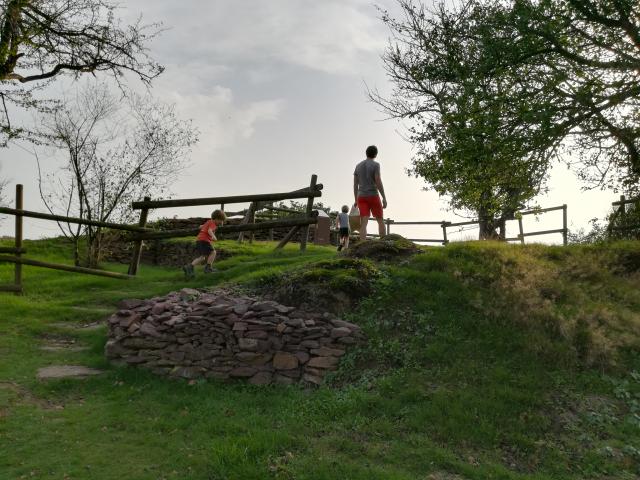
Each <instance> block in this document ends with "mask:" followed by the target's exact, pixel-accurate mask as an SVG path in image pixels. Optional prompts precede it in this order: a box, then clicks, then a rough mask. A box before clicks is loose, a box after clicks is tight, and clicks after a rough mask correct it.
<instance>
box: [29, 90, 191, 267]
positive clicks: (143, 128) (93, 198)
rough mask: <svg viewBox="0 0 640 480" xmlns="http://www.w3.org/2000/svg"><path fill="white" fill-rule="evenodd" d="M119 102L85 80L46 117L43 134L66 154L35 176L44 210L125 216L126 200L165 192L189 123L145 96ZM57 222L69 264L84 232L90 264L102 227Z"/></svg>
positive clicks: (128, 215)
mask: <svg viewBox="0 0 640 480" xmlns="http://www.w3.org/2000/svg"><path fill="white" fill-rule="evenodd" d="M121 100H123V99H122V98H118V97H116V96H114V94H113V93H111V92H110V91H109V89H108V88H107V87H106V86H105V85H104V84H98V85H91V86H89V87H87V88H86V89H84V90H82V91H80V93H79V94H78V96H77V98H76V99H74V100H73V101H68V102H66V106H65V108H63V109H61V110H58V111H55V112H52V113H51V114H50V115H49V116H48V118H47V120H46V121H45V123H44V130H45V133H46V135H47V136H49V137H50V138H52V139H53V140H55V143H56V146H57V147H58V148H59V149H60V150H61V151H64V152H66V159H65V161H64V166H63V167H62V168H61V169H60V170H59V171H57V172H55V173H53V174H49V175H48V181H47V182H44V181H43V179H44V175H43V174H41V175H40V189H41V196H42V199H43V200H44V202H45V204H46V206H47V208H48V209H49V211H50V212H52V213H53V212H54V211H55V210H58V211H60V210H61V211H62V212H64V214H65V215H71V216H76V217H80V218H84V219H88V220H98V221H101V222H107V221H112V222H113V221H116V222H126V221H131V220H132V215H133V211H132V210H131V207H130V203H131V201H132V200H134V199H138V198H140V197H142V196H145V195H155V196H158V195H161V194H163V193H165V192H166V191H167V189H168V188H169V187H170V186H171V184H172V183H173V182H174V181H175V179H176V176H177V175H178V174H179V173H180V172H181V171H182V170H183V168H184V166H185V155H186V154H187V153H188V152H189V150H190V148H191V147H192V146H193V145H194V144H195V142H196V141H197V132H196V131H195V130H194V128H193V126H192V125H191V123H190V122H185V121H182V120H180V119H178V117H177V116H176V114H175V111H174V108H173V107H172V106H168V105H164V104H161V103H159V102H156V101H155V100H153V99H152V98H151V97H149V96H136V95H131V96H129V97H124V100H125V101H124V102H123V101H121ZM39 164H40V162H39ZM59 225H60V228H61V230H62V232H63V234H64V235H65V236H67V237H68V238H70V239H72V240H73V242H74V244H75V251H76V255H75V261H76V264H78V263H80V252H79V242H80V240H81V238H83V237H86V240H87V245H88V252H87V264H88V265H89V266H91V267H95V266H97V265H98V263H99V260H100V254H101V249H102V240H103V238H104V231H103V229H102V228H99V227H78V226H71V225H66V224H59Z"/></svg>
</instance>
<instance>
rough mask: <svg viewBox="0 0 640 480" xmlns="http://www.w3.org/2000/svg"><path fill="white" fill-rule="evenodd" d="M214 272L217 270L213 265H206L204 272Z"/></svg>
mask: <svg viewBox="0 0 640 480" xmlns="http://www.w3.org/2000/svg"><path fill="white" fill-rule="evenodd" d="M213 272H215V269H214V268H213V267H212V266H211V265H205V266H204V273H213Z"/></svg>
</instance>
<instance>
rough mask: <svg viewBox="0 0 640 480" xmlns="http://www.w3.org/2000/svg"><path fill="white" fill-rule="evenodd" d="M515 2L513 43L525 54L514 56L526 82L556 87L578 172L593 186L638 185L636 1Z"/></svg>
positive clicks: (639, 21)
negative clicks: (515, 35)
mask: <svg viewBox="0 0 640 480" xmlns="http://www.w3.org/2000/svg"><path fill="white" fill-rule="evenodd" d="M512 4H513V10H512V19H511V23H512V24H513V25H515V26H516V28H517V31H518V33H519V36H518V38H517V41H516V43H519V44H520V45H521V46H522V49H523V55H522V56H520V58H512V59H510V60H509V63H510V64H511V65H513V66H514V68H516V69H521V72H522V74H523V75H524V74H528V76H523V83H524V85H527V86H535V85H537V84H539V85H543V86H544V87H545V88H547V87H554V88H552V89H551V90H550V92H551V94H552V95H553V103H554V105H555V106H556V109H557V111H558V113H559V114H560V118H559V126H560V127H561V128H560V129H558V134H559V136H561V137H564V138H565V139H566V140H567V141H568V142H567V144H568V145H570V147H571V148H572V150H573V153H574V156H577V157H578V161H573V160H572V162H573V164H574V165H575V167H576V172H577V173H578V174H579V175H580V177H582V178H583V179H584V180H585V181H586V182H587V183H588V184H591V185H598V186H612V187H620V186H622V188H623V189H625V190H627V191H630V192H637V191H638V179H639V178H640V145H639V144H638V140H637V139H638V137H639V135H640V115H639V113H640V110H639V109H640V103H639V99H640V89H638V81H639V80H640V70H639V69H638V66H639V65H640V41H639V40H640V36H639V35H638V32H639V31H640V6H639V5H638V2H636V1H633V0H542V1H537V0H536V1H533V0H515V1H513V2H512ZM556 87H557V88H556ZM533 101H534V102H535V101H536V100H535V99H533ZM576 147H577V148H576ZM576 154H577V155H576ZM574 160H575V157H574Z"/></svg>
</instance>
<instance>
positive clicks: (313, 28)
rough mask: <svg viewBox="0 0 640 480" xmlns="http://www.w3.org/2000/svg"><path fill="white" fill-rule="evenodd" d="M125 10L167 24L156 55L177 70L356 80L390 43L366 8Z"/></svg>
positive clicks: (280, 2) (310, 4)
mask: <svg viewBox="0 0 640 480" xmlns="http://www.w3.org/2000/svg"><path fill="white" fill-rule="evenodd" d="M127 4H128V5H127V6H128V8H129V11H130V12H131V13H132V14H133V13H134V12H136V11H144V12H145V19H146V20H147V21H155V20H162V21H164V23H165V25H166V26H167V27H168V28H169V30H168V31H166V32H164V33H163V34H162V35H161V36H160V37H159V38H158V39H157V40H156V47H154V49H155V48H159V49H160V50H161V51H162V57H164V58H166V57H168V56H169V57H171V58H172V59H173V60H174V61H175V62H178V60H179V59H180V61H184V62H187V63H193V62H196V63H200V64H206V63H209V62H212V63H216V64H217V63H223V64H225V63H233V64H237V63H241V64H247V63H248V64H256V63H258V64H260V63H269V64H273V63H281V64H285V65H292V66H297V67H302V68H306V69H311V70H315V71H320V72H325V73H329V74H357V73H358V72H359V71H360V70H361V68H363V67H364V66H365V65H364V62H365V59H364V58H363V55H362V54H363V53H371V54H377V52H379V51H380V50H381V49H382V48H384V45H385V44H386V38H387V32H386V30H385V28H384V26H383V25H382V22H380V20H378V19H377V18H376V12H375V9H374V8H373V5H372V3H370V2H369V1H365V0H349V1H347V0H322V1H317V0H268V1H265V0H244V1H242V2H237V1H217V2H210V1H195V0H192V1H191V2H179V3H178V4H176V2H174V1H173V0H155V1H154V2H153V6H151V5H150V4H149V3H148V1H145V0H133V1H131V2H127ZM187 4H190V5H191V8H186V5H187ZM145 7H146V8H145ZM184 47H187V48H184Z"/></svg>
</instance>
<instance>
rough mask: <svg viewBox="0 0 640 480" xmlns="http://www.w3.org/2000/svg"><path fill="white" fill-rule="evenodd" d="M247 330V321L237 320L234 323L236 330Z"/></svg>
mask: <svg viewBox="0 0 640 480" xmlns="http://www.w3.org/2000/svg"><path fill="white" fill-rule="evenodd" d="M245 330H247V324H246V323H245V322H235V323H234V324H233V331H234V332H244V331H245Z"/></svg>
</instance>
